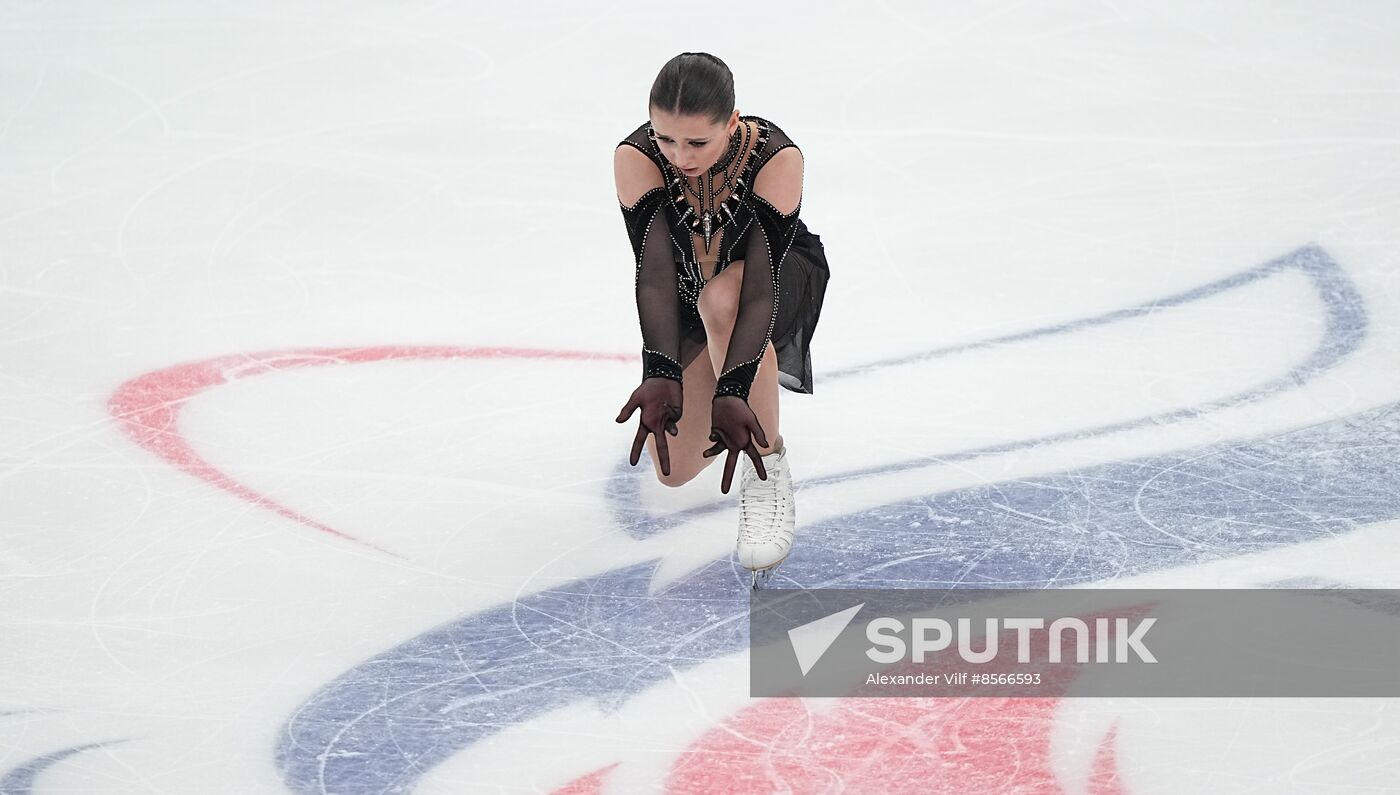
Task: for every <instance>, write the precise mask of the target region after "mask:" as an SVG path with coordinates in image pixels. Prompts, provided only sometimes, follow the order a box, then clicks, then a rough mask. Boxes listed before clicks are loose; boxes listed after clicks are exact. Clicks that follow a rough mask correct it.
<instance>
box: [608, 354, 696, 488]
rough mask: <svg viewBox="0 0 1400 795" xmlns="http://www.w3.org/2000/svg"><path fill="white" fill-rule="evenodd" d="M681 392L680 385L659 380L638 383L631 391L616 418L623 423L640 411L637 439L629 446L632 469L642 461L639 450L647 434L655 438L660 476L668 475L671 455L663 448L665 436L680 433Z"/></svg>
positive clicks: (654, 378)
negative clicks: (677, 423)
mask: <svg viewBox="0 0 1400 795" xmlns="http://www.w3.org/2000/svg"><path fill="white" fill-rule="evenodd" d="M683 398H684V392H683V391H682V390H681V382H680V381H676V380H673V379H670V378H665V377H662V376H655V377H652V378H646V379H643V380H642V383H641V385H640V386H638V387H637V388H636V389H634V390H632V397H630V398H628V399H627V405H625V406H623V407H622V412H621V413H620V414H618V415H617V421H618V422H619V423H623V422H626V421H627V418H628V417H630V416H632V412H633V411H635V410H636V409H641V410H642V418H641V426H640V427H639V428H637V438H636V439H635V440H634V441H633V442H632V458H631V464H632V466H636V465H637V462H638V461H640V460H641V458H642V448H643V447H645V446H646V443H647V434H649V433H652V434H656V453H657V455H658V456H659V457H660V458H661V474H663V475H667V476H669V475H670V474H671V453H670V451H669V450H668V449H667V447H666V434H668V433H669V434H671V435H672V436H675V435H677V434H679V433H680V430H679V429H678V428H677V427H676V422H677V421H678V420H680V418H681V405H682V403H683Z"/></svg>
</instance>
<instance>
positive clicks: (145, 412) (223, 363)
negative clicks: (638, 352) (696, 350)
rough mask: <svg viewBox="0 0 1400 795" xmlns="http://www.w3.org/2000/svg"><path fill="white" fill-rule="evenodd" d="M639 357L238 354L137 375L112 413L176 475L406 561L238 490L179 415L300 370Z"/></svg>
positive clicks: (112, 401)
mask: <svg viewBox="0 0 1400 795" xmlns="http://www.w3.org/2000/svg"><path fill="white" fill-rule="evenodd" d="M635 358H636V357H635V355H631V354H628V355H623V354H604V353H585V352H582V351H563V350H550V349H544V348H505V347H467V348H464V347H458V346H451V345H381V346H371V347H357V348H285V349H281V350H271V351H255V352H252V353H236V354H229V355H227V356H218V357H215V358H212V359H205V360H203V361H197V362H187V363H185V364H178V365H175V366H174V367H167V368H165V369H163V370H153V371H151V372H149V373H145V374H143V375H140V376H137V377H136V378H133V379H131V380H129V381H127V382H126V383H123V384H122V385H121V386H119V387H117V389H116V390H115V391H114V392H113V393H112V396H111V397H110V398H108V400H107V410H108V412H109V413H110V414H111V415H112V417H113V418H115V419H116V420H117V422H118V423H119V424H120V426H121V429H122V430H123V431H124V432H125V433H126V435H127V436H129V437H131V438H132V440H134V441H135V442H136V443H137V444H138V445H140V446H141V447H144V448H145V449H147V450H149V451H151V452H152V453H155V454H156V455H158V456H160V457H161V458H163V459H165V460H166V461H168V462H169V463H171V464H173V465H174V466H175V467H176V468H177V469H180V470H183V471H185V472H187V473H189V474H191V475H194V476H195V477H197V478H200V479H201V480H204V481H205V482H207V483H210V484H212V485H214V486H217V487H218V488H220V489H223V490H224V491H227V492H229V493H230V494H233V495H236V496H237V497H239V498H240V499H243V500H245V501H247V502H249V503H252V504H253V505H257V506H259V507H263V508H268V509H270V510H272V511H275V512H276V513H278V514H280V515H282V516H284V517H286V518H288V519H291V520H292V521H294V522H297V523H300V524H304V525H308V526H310V527H313V528H315V529H317V530H320V531H321V532H323V533H329V534H331V535H334V536H338V537H340V538H344V539H348V540H350V541H354V542H355V543H357V544H363V545H364V546H367V547H370V548H372V549H375V550H378V551H380V552H384V553H386V554H389V555H394V556H395V557H402V556H401V555H397V553H394V552H390V551H389V550H386V549H383V548H382V547H379V546H376V545H374V544H371V543H369V542H368V541H362V540H360V539H358V538H355V537H354V536H351V535H348V534H346V533H344V532H341V531H340V530H336V529H335V528H333V527H330V526H327V525H325V524H322V523H321V522H318V521H316V520H315V519H313V518H311V517H309V516H306V515H305V514H302V513H300V512H299V511H296V510H294V509H292V508H290V507H288V506H285V505H282V504H281V503H278V502H276V501H275V500H272V499H271V498H269V497H267V496H266V495H263V494H260V493H258V492H257V491H255V490H253V489H251V488H249V487H247V486H245V485H243V484H242V483H239V482H238V481H237V480H235V479H234V478H232V477H230V476H229V475H228V474H227V473H225V472H223V471H222V470H220V469H219V468H218V467H216V466H214V465H213V464H210V463H209V462H208V461H206V460H205V459H204V457H203V456H201V455H200V454H199V453H198V452H197V451H196V450H195V448H194V445H192V444H191V443H190V440H189V439H187V438H186V437H185V435H184V434H183V433H182V432H181V430H180V412H181V411H182V410H183V409H184V407H185V404H186V403H187V402H189V401H190V400H191V399H193V398H195V397H197V396H198V395H200V394H202V393H203V392H205V391H206V390H209V389H212V388H214V387H217V386H221V385H223V384H227V383H230V382H232V381H235V380H237V379H240V378H249V377H253V376H258V375H266V374H268V373H275V372H278V371H279V370H290V369H293V368H298V367H323V366H327V365H344V364H364V363H366V362H383V361H389V360H393V359H565V360H586V361H618V362H629V361H632V360H634V359H635Z"/></svg>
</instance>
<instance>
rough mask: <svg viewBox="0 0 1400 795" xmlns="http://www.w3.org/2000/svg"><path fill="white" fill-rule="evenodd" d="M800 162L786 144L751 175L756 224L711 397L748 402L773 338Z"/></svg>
mask: <svg viewBox="0 0 1400 795" xmlns="http://www.w3.org/2000/svg"><path fill="white" fill-rule="evenodd" d="M802 166H803V160H802V153H801V152H800V151H799V150H798V149H797V147H796V146H789V147H787V148H785V149H782V150H780V151H779V152H778V153H777V154H775V155H773V156H772V158H771V159H769V160H768V162H767V163H765V164H764V165H763V167H762V168H761V169H760V170H759V172H758V176H757V177H756V178H755V179H754V186H753V193H752V195H751V196H750V197H749V201H750V203H751V205H752V207H753V210H754V216H755V218H756V219H757V224H756V225H755V226H754V228H753V229H752V231H751V232H750V234H749V244H748V247H747V249H746V250H745V253H744V281H743V284H742V285H740V288H739V311H738V316H737V317H736V318H735V320H734V331H733V333H732V334H731V335H730V337H729V348H728V350H727V351H726V352H725V359H724V369H723V371H722V372H721V374H720V377H719V378H718V379H716V383H715V397H720V396H724V395H732V396H734V397H739V398H742V399H743V400H744V401H745V402H747V401H748V398H749V389H750V387H752V386H753V381H754V377H755V376H756V375H757V374H758V364H759V361H760V360H761V359H762V358H763V353H764V350H765V349H766V348H767V346H768V344H769V343H770V342H771V335H772V332H773V323H774V322H775V320H776V319H777V311H778V300H779V297H780V295H779V289H778V287H779V283H780V282H779V278H778V275H779V273H780V268H781V266H782V260H783V257H784V256H785V255H786V254H787V251H788V248H789V247H790V246H791V245H792V239H793V236H794V234H795V233H796V229H797V217H798V210H799V209H800V208H801V205H802Z"/></svg>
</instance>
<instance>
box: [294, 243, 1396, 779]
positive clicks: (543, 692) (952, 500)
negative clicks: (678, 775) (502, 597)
mask: <svg viewBox="0 0 1400 795" xmlns="http://www.w3.org/2000/svg"><path fill="white" fill-rule="evenodd" d="M1286 269H1298V270H1301V271H1303V272H1305V273H1306V274H1308V275H1309V277H1310V278H1311V279H1312V282H1313V284H1314V285H1315V287H1316V289H1317V292H1318V295H1319V297H1320V298H1321V300H1322V302H1323V305H1324V306H1325V308H1326V313H1327V318H1326V320H1327V323H1326V333H1325V335H1324V337H1323V339H1322V340H1321V342H1320V343H1319V345H1318V346H1317V348H1316V349H1315V350H1314V351H1313V352H1312V353H1311V354H1310V355H1309V356H1308V357H1307V359H1306V360H1305V361H1304V362H1303V363H1301V364H1300V365H1299V366H1298V367H1296V368H1294V369H1293V370H1291V371H1290V372H1288V373H1286V374H1284V375H1282V376H1280V377H1279V378H1276V379H1274V380H1272V381H1270V382H1268V383H1265V384H1263V385H1260V386H1259V387H1256V388H1253V389H1250V390H1248V391H1245V392H1242V393H1240V394H1237V395H1233V396H1229V397H1226V398H1223V399H1221V400H1217V401H1213V402H1211V403H1209V404H1204V405H1199V406H1194V407H1191V408H1190V409H1184V410H1181V411H1177V412H1172V413H1170V414H1166V415H1159V416H1156V417H1146V418H1142V419H1139V420H1135V421H1133V422H1129V423H1119V424H1115V425H1111V426H1104V427H1102V428H1098V429H1090V430H1088V431H1081V432H1078V433H1068V434H1061V435H1059V436H1055V437H1047V438H1042V439H1034V440H1023V441H1020V442H1017V443H1015V444H1012V445H1003V446H999V447H996V448H988V449H984V450H980V451H974V452H972V453H968V454H966V455H967V456H973V455H985V454H988V453H992V452H1000V451H1003V450H1008V449H1015V448H1017V447H1025V446H1031V445H1043V444H1045V443H1047V442H1053V441H1058V440H1062V439H1072V438H1085V437H1087V436H1091V435H1096V434H1102V433H1109V432H1113V431H1117V430H1121V429H1123V428H1127V427H1132V426H1134V425H1142V424H1148V423H1161V422H1164V421H1170V420H1172V419H1176V418H1179V417H1185V416H1196V415H1199V414H1200V413H1202V412H1205V411H1210V410H1214V409H1218V408H1221V407H1224V406H1228V405H1234V404H1238V403H1243V402H1248V401H1252V400H1258V399H1260V398H1262V397H1264V396H1266V395H1268V394H1271V393H1274V392H1278V391H1281V390H1284V389H1289V388H1297V387H1298V386H1299V385H1301V384H1303V383H1305V382H1306V381H1308V380H1310V379H1311V378H1313V377H1315V376H1316V375H1317V374H1318V373H1320V372H1322V371H1323V370H1325V369H1327V368H1328V367H1331V366H1333V365H1335V364H1336V363H1338V362H1340V361H1342V360H1343V359H1345V358H1346V356H1348V355H1349V354H1350V353H1352V352H1353V351H1354V350H1355V349H1356V347H1357V346H1358V344H1359V341H1360V340H1361V339H1362V337H1363V336H1364V333H1365V327H1366V316H1365V313H1364V310H1363V307H1362V304H1361V300H1360V296H1359V294H1358V292H1357V291H1356V289H1355V287H1354V285H1353V284H1352V283H1351V282H1350V281H1349V280H1348V279H1347V278H1346V277H1345V274H1344V273H1343V272H1342V271H1341V270H1340V269H1339V268H1338V267H1337V266H1336V265H1335V263H1333V262H1332V261H1331V259H1330V258H1328V257H1327V256H1326V254H1325V252H1323V251H1322V250H1321V249H1320V248H1317V247H1315V246H1308V247H1305V248H1302V249H1299V250H1298V251H1296V252H1294V253H1292V254H1290V255H1288V256H1287V257H1283V258H1280V259H1278V260H1275V261H1273V262H1270V263H1267V264H1266V265H1263V266H1260V267H1259V268H1255V269H1251V270H1250V271H1246V272H1244V273H1242V274H1237V275H1235V276H1232V277H1230V278H1227V279H1223V280H1220V281H1218V282H1215V283H1213V284H1211V285H1207V286H1205V287H1202V288H1199V289H1196V290H1192V291H1189V292H1186V293H1182V294H1180V295H1178V296H1172V297H1169V298H1168V299H1164V300H1160V301H1155V302H1152V303H1151V304H1145V305H1143V306H1141V307H1134V308H1131V309H1127V310H1121V311H1118V312H1114V313H1110V314H1109V315H1105V316H1104V317H1103V318H1095V319H1093V320H1088V321H1082V322H1078V323H1070V324H1065V325H1062V326H1056V327H1052V328H1050V329H1047V330H1044V331H1043V332H1040V333H1039V334H1055V333H1065V332H1068V331H1073V330H1075V329H1079V328H1084V327H1086V326H1089V325H1095V324H1097V323H1101V322H1112V321H1114V320H1122V319H1126V318H1129V317H1134V316H1137V315H1140V314H1143V313H1144V312H1147V311H1152V308H1153V307H1155V308H1161V307H1164V306H1171V305H1175V304H1181V303H1185V302H1187V301H1190V300H1196V299H1199V298H1203V297H1205V296H1208V295H1212V294H1215V293H1218V292H1220V291H1222V290H1227V289H1232V288H1235V287H1238V286H1241V285H1243V284H1246V283H1249V282H1251V281H1253V280H1255V279H1258V278H1263V277H1265V276H1268V275H1269V274H1272V273H1277V272H1280V271H1283V270H1286ZM1039 334H1037V333H1027V334H1024V335H1018V336H1017V338H1029V337H1032V336H1038V335H1039ZM979 344H981V343H979ZM966 347H968V346H965V347H963V348H960V349H946V350H945V351H943V352H941V353H944V354H946V353H952V352H956V351H958V350H965V349H966ZM933 355H937V354H933ZM907 361H909V360H908V359H904V360H891V361H888V362H880V363H877V364H875V365H872V366H870V367H862V368H858V369H853V370H850V371H844V372H841V373H839V374H838V375H837V376H836V377H845V376H854V375H859V374H860V373H863V372H868V371H870V370H871V369H873V368H874V367H879V366H888V365H894V364H903V363H906V362H907ZM826 377H833V376H831V375H828V376H826ZM1398 442H1400V404H1392V405H1389V406H1384V407H1380V408H1376V409H1373V410H1370V411H1366V412H1362V413H1360V414H1356V415H1352V416H1349V417H1346V418H1343V419H1338V420H1333V421H1329V422H1325V423H1321V424H1318V425H1314V426H1310V427H1306V428H1301V429H1297V430H1293V431H1289V432H1285V433H1281V434H1278V435H1275V436H1272V437H1269V438H1262V439H1252V440H1238V441H1232V442H1229V443H1222V444H1216V445H1211V446H1209V447H1204V448H1200V449H1197V450H1193V451H1189V452H1185V453H1175V454H1171V455H1160V456H1150V457H1144V458H1141V459H1135V460H1131V461H1123V462H1114V463H1110V464H1104V465H1099V466H1094V467H1088V468H1084V469H1080V470H1076V471H1071V472H1064V473H1058V474H1054V475H1048V476H1043V477H1037V478H1029V479H1018V480H1017V481H1015V482H1010V483H1003V484H996V485H990V486H981V487H977V488H969V489H961V490H956V491H952V492H947V493H940V494H931V495H928V496H926V497H923V498H919V499H912V500H903V501H900V502H896V503H893V504H889V505H883V506H879V507H875V508H870V509H867V510H863V511H859V512H856V513H853V514H850V515H848V516H843V517H839V518H835V519H832V520H829V521H825V522H821V523H819V524H813V525H807V526H804V529H803V531H804V534H806V535H807V536H808V537H810V538H820V539H822V542H821V543H820V544H806V545H804V546H802V547H801V554H796V553H794V555H793V556H792V558H790V559H789V561H788V562H787V563H786V564H784V573H785V575H786V577H787V578H788V579H789V580H790V581H791V587H797V588H816V587H829V586H837V587H891V588H894V587H898V588H918V587H947V586H948V585H950V584H952V585H957V586H959V587H968V588H978V587H1007V586H1012V587H1059V586H1066V585H1073V584H1076V583H1083V582H1091V581H1095V580H1101V579H1107V578H1113V577H1124V576H1129V575H1133V574H1139V573H1144V572H1149V571H1153V570H1156V569H1162V568H1167V567H1172V566H1181V565H1186V564H1191V563H1198V562H1204V561H1209V560H1215V559H1221V558H1227V557H1232V556H1235V555H1242V554H1247V553H1252V552H1258V551H1262V550H1267V549H1274V548H1278V547H1281V546H1286V545H1289V544H1296V543H1300V542H1305V541H1311V540H1314V539H1318V538H1325V537H1329V536H1334V535H1337V534H1339V533H1344V532H1347V531H1348V530H1351V529H1353V528H1355V527H1357V526H1358V525H1361V524H1366V523H1370V522H1376V521H1381V520H1385V519H1391V518H1394V517H1396V516H1397V515H1400V489H1397V486H1400V482H1397V481H1400V478H1397V468H1396V467H1395V466H1394V464H1393V462H1394V460H1395V449H1394V448H1395V447H1396V445H1397V443H1398ZM940 460H942V461H946V460H949V459H948V457H946V456H945V457H942V458H941V459H940ZM923 465H926V462H925V461H923V460H921V459H920V460H915V461H909V462H902V463H895V464H891V465H887V466H883V467H878V468H875V469H870V470H863V471H859V472H850V473H845V474H843V475H840V476H832V477H828V478H824V479H820V480H804V481H803V484H802V485H803V486H804V487H810V486H812V485H815V484H818V483H821V482H837V481H841V480H847V479H851V478H856V477H869V476H872V475H878V474H881V473H885V472H896V471H901V470H904V469H910V468H915V467H918V466H923ZM650 475H651V473H650V471H649V470H648V469H646V468H639V469H638V470H631V469H630V468H629V467H626V465H625V464H620V465H619V472H618V474H617V475H616V476H615V477H614V478H613V479H612V483H611V484H610V492H609V495H610V497H611V498H612V503H613V505H614V507H613V510H614V516H615V518H616V519H617V521H618V523H619V525H620V526H622V527H624V528H626V529H627V531H628V532H629V533H630V534H631V535H633V536H634V537H637V538H643V537H646V536H650V535H653V534H655V533H659V532H663V531H665V530H666V529H669V528H670V527H674V526H675V525H677V524H678V523H680V522H684V521H688V520H689V519H690V518H693V516H694V515H695V514H696V513H697V511H692V512H690V513H689V514H688V515H686V516H679V517H678V516H665V517H663V516H653V515H650V514H648V513H647V512H645V511H644V510H642V508H641V507H640V506H639V501H638V499H637V497H636V495H637V487H638V485H639V484H640V479H641V478H642V477H649V476H650ZM721 509H723V504H720V503H717V504H716V505H715V506H711V507H707V508H705V509H701V510H702V511H703V510H721ZM656 565H657V561H654V560H653V561H648V562H644V563H640V564H636V565H632V566H627V567H623V568H619V569H616V570H614V571H610V572H606V573H604V574H600V575H597V576H595V577H590V578H587V579H583V580H580V581H577V582H574V583H571V584H569V585H568V586H564V587H559V588H554V589H551V590H548V591H545V592H542V593H538V594H534V595H531V596H529V597H526V598H523V599H521V600H519V601H517V602H515V603H513V604H508V605H501V606H499V607H496V608H493V609H490V610H487V611H485V612H482V613H477V614H473V615H469V616H464V617H462V618H461V619H458V620H455V621H452V622H449V623H447V624H443V625H441V626H439V627H436V628H434V629H432V630H430V631H428V632H426V633H424V634H422V635H420V636H418V637H417V638H414V639H413V640H411V641H409V642H407V643H404V644H402V645H400V646H397V647H395V648H393V649H390V650H388V651H386V652H384V653H383V654H381V655H378V656H376V657H375V658H373V659H371V660H369V661H367V662H365V663H364V664H362V665H360V666H357V667H356V668H354V669H352V670H350V671H349V672H347V673H346V674H344V675H343V676H341V677H338V678H337V679H336V680H334V681H332V682H331V683H329V684H328V685H326V687H325V688H324V689H323V690H321V691H320V692H319V693H317V694H316V695H315V696H314V697H313V698H311V699H310V700H309V701H308V702H307V703H306V704H304V705H302V706H301V707H300V708H299V709H298V710H297V711H296V712H295V714H294V716H293V717H292V718H291V719H290V720H289V721H288V722H287V723H286V725H285V726H284V727H283V730H282V731H281V732H280V733H279V738H280V739H279V742H278V745H277V748H276V757H277V763H278V766H279V768H280V770H281V771H282V775H283V778H284V780H285V781H286V783H287V784H288V786H289V787H291V788H292V789H293V790H295V791H297V792H324V791H328V790H329V791H341V790H354V791H361V790H367V791H380V790H384V791H400V790H403V789H407V788H411V786H412V783H413V782H414V781H415V780H417V779H418V778H419V777H420V776H422V775H423V774H424V773H425V772H426V771H428V770H430V769H431V768H432V767H434V766H435V765H437V764H439V763H441V762H442V761H444V760H446V759H448V758H449V757H451V756H452V755H454V754H456V753H458V752H459V751H461V750H462V749H464V748H467V747H469V746H471V745H472V744H473V743H475V742H477V741H479V740H481V739H483V738H485V737H488V736H490V735H491V734H494V733H495V732H497V731H499V730H501V729H502V728H505V727H509V726H513V725H516V724H519V723H523V722H526V721H529V720H531V719H532V718H534V717H537V716H539V715H541V714H543V713H545V712H548V711H550V710H553V709H556V708H558V707H562V706H565V705H568V704H571V703H575V702H579V701H585V700H591V701H593V702H595V703H596V704H597V705H598V706H599V707H600V708H602V709H604V710H608V711H611V710H615V709H617V708H618V707H620V706H621V705H622V704H623V703H624V702H626V701H627V700H628V699H629V698H631V697H632V696H634V695H636V694H637V693H639V692H641V691H642V690H644V689H646V688H648V687H650V686H652V685H654V684H656V683H657V682H661V681H666V680H669V679H670V678H671V677H672V670H673V669H674V670H684V669H687V668H690V667H693V666H696V665H700V664H703V663H705V662H708V661H710V660H714V659H717V658H720V657H723V656H726V655H730V654H734V653H737V652H740V651H742V649H743V648H744V646H745V643H746V642H747V635H748V626H747V620H748V615H747V610H748V595H747V593H746V592H745V591H744V589H743V588H741V587H739V585H737V584H736V583H737V580H736V578H735V576H734V574H733V572H732V564H731V562H730V561H729V560H728V558H723V559H717V560H715V561H713V562H712V563H711V564H709V565H708V566H705V567H703V568H701V569H699V570H697V571H694V572H691V573H690V574H689V575H688V576H687V577H685V578H684V579H682V580H680V581H678V582H676V583H674V584H672V585H670V586H669V587H667V588H666V589H665V590H663V591H662V592H660V593H658V594H655V595H649V594H648V585H649V581H650V577H651V575H652V572H653V570H654V569H655V567H656ZM673 597H677V598H673ZM679 597H683V598H679Z"/></svg>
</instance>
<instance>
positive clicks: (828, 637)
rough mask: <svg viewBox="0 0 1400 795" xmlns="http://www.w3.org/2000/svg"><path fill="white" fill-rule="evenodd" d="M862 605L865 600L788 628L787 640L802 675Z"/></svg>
mask: <svg viewBox="0 0 1400 795" xmlns="http://www.w3.org/2000/svg"><path fill="white" fill-rule="evenodd" d="M862 607H865V602H861V603H860V604H858V605H856V606H855V607H848V608H846V609H845V610H842V611H841V612H839V613H832V614H831V615H829V616H823V617H821V618H819V619H817V620H816V621H809V622H807V623H806V624H803V625H802V626H800V627H793V628H792V629H790V630H788V641H789V642H791V643H792V652H793V654H796V655H797V664H798V665H799V666H801V668H802V675H803V676H806V675H807V672H808V671H810V670H812V666H814V665H816V664H817V660H820V659H821V658H822V655H823V654H826V651H827V649H830V648H831V644H833V643H835V642H836V639H837V638H838V637H840V635H841V630H843V629H845V628H846V625H847V624H850V623H851V619H853V618H855V617H856V613H859V612H860V609H861V608H862Z"/></svg>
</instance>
